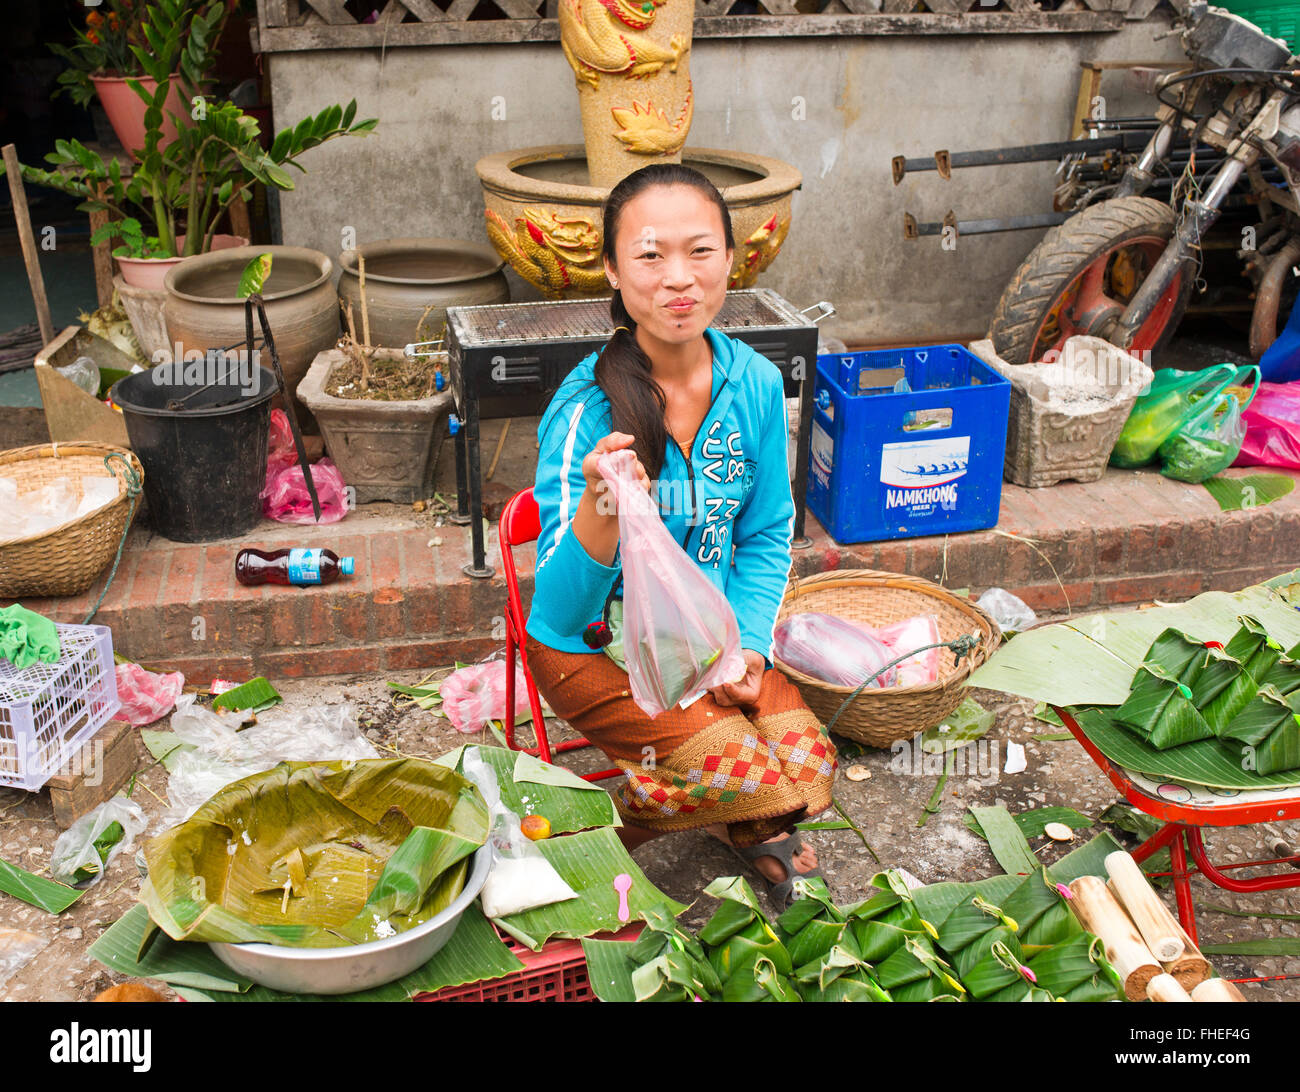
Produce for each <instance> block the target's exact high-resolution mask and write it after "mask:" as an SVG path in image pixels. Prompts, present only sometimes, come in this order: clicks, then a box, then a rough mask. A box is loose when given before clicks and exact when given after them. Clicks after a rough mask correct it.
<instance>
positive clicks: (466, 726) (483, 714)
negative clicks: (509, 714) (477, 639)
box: [438, 660, 528, 732]
mask: <svg viewBox="0 0 1300 1092" xmlns="http://www.w3.org/2000/svg"><path fill="white" fill-rule="evenodd" d="M438 692H439V693H440V694H441V695H442V711H443V712H444V713H446V714H447V719H448V720H449V721H451V723H452V727H453V728H455V729H456V731H458V732H477V731H478V730H479V729H481V728H482V727H483V725H485V724H486V723H487V722H488V721H490V720H501V719H502V718H503V717H505V715H506V665H505V661H504V660H489V661H488V662H487V663H482V664H470V666H469V667H462V668H461V669H460V670H459V671H455V672H453V673H452V674H450V675H448V676H447V677H446V678H445V679H443V681H442V686H441V687H439V690H438ZM527 713H528V689H527V683H526V682H525V680H524V671H523V667H522V666H521V665H520V664H518V663H516V664H515V723H516V724H517V723H518V722H519V718H520V717H522V716H526V715H527Z"/></svg>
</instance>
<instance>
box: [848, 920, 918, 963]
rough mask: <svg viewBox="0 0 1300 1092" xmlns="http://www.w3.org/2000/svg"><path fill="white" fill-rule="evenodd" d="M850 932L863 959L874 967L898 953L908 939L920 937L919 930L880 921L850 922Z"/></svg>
mask: <svg viewBox="0 0 1300 1092" xmlns="http://www.w3.org/2000/svg"><path fill="white" fill-rule="evenodd" d="M849 931H850V933H851V934H852V936H853V940H854V942H855V943H856V945H857V948H858V951H860V952H861V953H862V958H863V959H865V960H866V961H867V962H868V963H870V964H872V965H873V966H875V965H877V964H879V963H880V962H881V961H882V960H884V959H887V958H888V957H889V956H891V955H892V954H893V953H894V952H896V951H898V949H899V948H901V947H902V946H903V942H904V941H905V940H907V938H908V937H914V936H918V935H920V934H919V932H918V931H917V930H911V929H904V928H903V927H902V926H901V925H891V924H890V923H889V922H886V921H880V920H879V919H876V920H868V921H854V922H850V923H849Z"/></svg>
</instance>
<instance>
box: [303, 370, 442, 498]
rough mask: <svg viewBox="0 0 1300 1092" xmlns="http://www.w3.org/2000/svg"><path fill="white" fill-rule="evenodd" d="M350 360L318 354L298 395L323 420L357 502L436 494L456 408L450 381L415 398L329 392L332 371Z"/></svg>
mask: <svg viewBox="0 0 1300 1092" xmlns="http://www.w3.org/2000/svg"><path fill="white" fill-rule="evenodd" d="M398 355H400V353H399V354H398ZM444 355H445V354H444ZM346 359H347V357H346V354H345V353H344V352H343V351H342V350H340V349H327V350H326V351H325V352H322V353H318V354H317V355H316V358H315V359H314V360H313V361H312V363H311V367H310V368H308V369H307V374H306V376H305V377H304V378H303V380H302V382H301V383H299V384H298V390H297V394H298V400H299V401H300V402H302V403H303V404H304V405H305V406H307V408H308V409H310V410H311V412H312V413H313V414H314V415H315V417H316V420H317V422H318V423H319V424H320V430H321V435H322V436H323V437H324V439H325V449H326V450H327V451H328V452H329V455H330V458H331V459H333V460H334V463H335V465H336V466H338V468H339V472H340V473H341V474H342V475H343V480H344V481H345V482H346V483H347V484H348V485H350V486H352V487H353V488H354V489H355V490H356V499H357V503H358V504H365V503H366V502H368V501H381V500H382V501H394V502H397V503H404V504H410V503H411V502H412V501H417V500H423V499H424V498H426V497H429V496H432V494H433V472H434V467H435V466H436V465H437V462H438V449H439V447H440V446H441V444H442V438H443V436H444V434H445V433H446V431H447V429H446V420H447V415H448V413H449V412H450V411H451V407H452V394H451V388H450V386H448V387H447V389H445V390H442V391H439V392H438V393H437V394H434V395H432V396H430V397H429V398H420V399H417V400H415V401H410V402H383V401H376V400H369V399H364V398H335V397H334V396H333V395H330V394H326V393H325V386H326V384H327V382H328V380H329V375H330V372H331V371H333V370H334V368H335V367H337V366H338V365H339V364H342V363H343V362H344V361H345V360H346ZM443 368H444V370H445V369H446V362H445V361H444V362H443Z"/></svg>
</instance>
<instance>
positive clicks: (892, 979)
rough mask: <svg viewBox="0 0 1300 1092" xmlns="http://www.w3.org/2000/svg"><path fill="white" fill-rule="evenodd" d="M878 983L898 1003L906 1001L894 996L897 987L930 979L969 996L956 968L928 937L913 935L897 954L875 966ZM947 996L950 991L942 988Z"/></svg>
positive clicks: (906, 939)
mask: <svg viewBox="0 0 1300 1092" xmlns="http://www.w3.org/2000/svg"><path fill="white" fill-rule="evenodd" d="M875 971H876V981H877V982H879V983H880V985H881V986H883V987H884V988H885V989H887V990H889V991H890V993H891V995H892V996H894V999H895V1000H902V998H900V997H898V995H897V994H895V993H894V989H895V987H902V986H906V985H908V984H910V983H914V982H919V981H921V980H923V979H926V978H934V979H937V980H938V983H937V984H938V985H939V986H940V987H943V986H945V985H946V986H948V987H952V988H954V989H955V990H956V991H957V992H958V993H965V989H964V987H963V986H962V985H961V983H960V982H958V981H957V977H956V974H955V972H954V970H953V968H952V967H951V966H950V965H949V964H948V962H947V961H946V960H944V959H943V958H942V957H940V955H939V954H938V953H937V952H936V951H935V950H934V946H933V945H932V944H931V943H930V940H929V938H928V937H924V936H909V937H907V938H905V939H904V941H903V946H902V947H901V948H899V949H898V950H897V951H896V952H894V954H893V955H891V956H890V957H889V958H888V959H886V960H884V961H883V962H881V963H878V964H877V965H876V967H875ZM938 992H940V993H946V992H948V990H947V989H946V988H940V989H938Z"/></svg>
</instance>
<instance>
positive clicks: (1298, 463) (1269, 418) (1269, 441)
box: [1232, 382, 1300, 470]
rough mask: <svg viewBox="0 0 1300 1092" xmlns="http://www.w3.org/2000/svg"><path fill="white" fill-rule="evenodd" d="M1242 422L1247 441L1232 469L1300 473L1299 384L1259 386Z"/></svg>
mask: <svg viewBox="0 0 1300 1092" xmlns="http://www.w3.org/2000/svg"><path fill="white" fill-rule="evenodd" d="M1242 420H1243V421H1245V423H1246V441H1245V443H1243V444H1242V445H1241V453H1240V454H1239V455H1238V456H1237V458H1236V460H1235V461H1234V462H1233V464H1232V465H1233V466H1281V467H1288V468H1290V469H1292V470H1300V382H1296V383H1261V384H1260V385H1259V392H1258V393H1257V394H1256V395H1255V400H1254V401H1253V402H1251V404H1250V405H1249V407H1247V409H1246V411H1245V412H1244V413H1243V414H1242Z"/></svg>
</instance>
